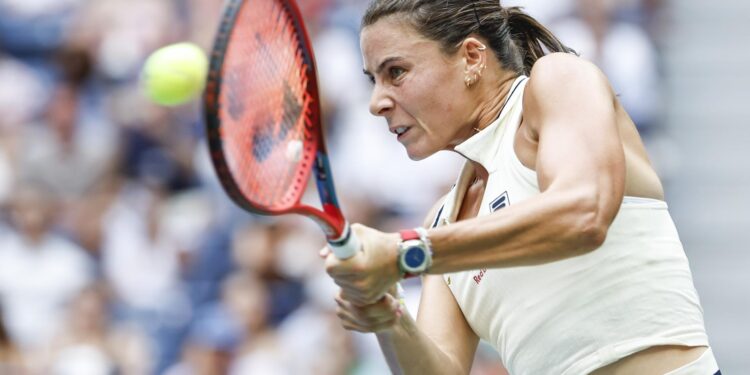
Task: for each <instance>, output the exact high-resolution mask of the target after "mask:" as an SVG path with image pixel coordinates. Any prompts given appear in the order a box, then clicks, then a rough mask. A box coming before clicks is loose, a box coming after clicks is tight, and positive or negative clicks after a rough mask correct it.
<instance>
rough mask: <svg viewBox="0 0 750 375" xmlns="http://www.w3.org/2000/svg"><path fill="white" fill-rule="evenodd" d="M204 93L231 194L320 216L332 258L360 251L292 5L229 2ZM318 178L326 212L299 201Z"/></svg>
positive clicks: (214, 153) (281, 0)
mask: <svg viewBox="0 0 750 375" xmlns="http://www.w3.org/2000/svg"><path fill="white" fill-rule="evenodd" d="M210 60H211V62H210V69H209V74H208V78H207V82H206V89H205V92H204V96H203V105H204V112H205V117H206V130H207V141H208V146H209V149H210V153H211V160H212V161H213V165H214V168H215V170H216V172H217V175H218V177H219V180H220V181H221V183H222V186H223V187H224V190H225V191H226V193H227V194H228V195H229V197H231V199H232V200H233V201H234V202H235V203H236V204H237V205H239V206H240V207H242V208H244V209H246V210H247V211H250V212H252V213H255V214H260V215H282V214H288V213H296V214H301V215H304V216H307V217H309V218H311V219H313V220H314V221H315V222H316V223H318V224H319V225H320V227H321V228H322V229H323V232H325V235H326V237H327V240H328V243H329V245H330V247H331V249H332V250H333V253H334V254H335V255H336V256H337V257H338V258H340V259H346V258H349V257H351V256H353V255H354V254H355V253H356V252H357V251H359V247H360V245H359V241H358V240H357V238H356V237H355V236H354V234H353V233H352V231H351V229H350V227H349V224H348V223H347V221H346V220H345V218H344V216H343V214H342V212H341V209H340V208H339V204H338V200H337V198H336V192H335V190H334V187H333V177H332V175H331V168H330V166H329V163H328V156H327V152H326V147H325V143H324V141H323V128H322V125H321V115H320V100H319V97H318V84H317V79H316V75H315V59H314V56H313V51H312V45H311V44H310V40H309V39H308V37H307V32H306V31H305V26H304V24H303V23H302V17H301V16H300V12H299V8H298V7H297V4H295V2H294V1H292V0H228V1H226V3H225V5H224V13H223V16H222V20H221V24H220V27H219V31H218V33H217V36H216V39H215V40H214V47H213V51H212V54H211V56H210ZM310 173H313V175H314V177H315V180H316V182H317V183H316V186H317V189H318V194H319V195H320V200H321V208H320V209H319V208H315V207H313V206H310V205H306V204H303V203H302V202H301V198H302V195H303V194H304V192H305V189H306V188H307V184H308V181H310V180H311V178H310Z"/></svg>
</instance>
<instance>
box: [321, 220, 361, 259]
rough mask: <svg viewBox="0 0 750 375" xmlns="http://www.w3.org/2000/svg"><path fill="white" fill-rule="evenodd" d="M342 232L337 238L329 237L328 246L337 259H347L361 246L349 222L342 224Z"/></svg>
mask: <svg viewBox="0 0 750 375" xmlns="http://www.w3.org/2000/svg"><path fill="white" fill-rule="evenodd" d="M342 233H343V234H342V235H341V237H339V238H338V239H329V240H328V246H330V247H331V251H333V254H334V255H336V258H339V259H349V258H351V257H353V256H354V255H355V254H357V252H358V251H359V250H360V249H361V248H362V245H361V244H360V242H359V238H357V235H356V234H355V233H354V232H353V231H352V229H351V227H350V226H349V223H345V224H344V230H343V232H342Z"/></svg>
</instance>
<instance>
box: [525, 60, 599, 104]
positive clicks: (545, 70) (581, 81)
mask: <svg viewBox="0 0 750 375" xmlns="http://www.w3.org/2000/svg"><path fill="white" fill-rule="evenodd" d="M592 94H593V95H602V94H603V95H614V92H613V90H612V88H611V85H610V84H609V80H608V79H607V77H606V76H605V75H604V73H603V72H602V71H601V69H599V68H598V67H597V66H596V65H595V64H594V63H592V62H590V61H588V60H586V59H584V58H582V57H580V56H577V55H574V54H572V53H561V52H558V53H551V54H549V55H546V56H543V57H541V58H540V59H539V60H537V62H536V63H535V64H534V66H533V68H532V69H531V72H530V74H529V82H528V84H527V88H526V93H525V95H524V102H526V103H529V104H531V105H532V107H533V106H534V105H533V103H537V104H538V103H555V102H560V100H556V99H560V98H561V97H562V98H572V97H576V98H578V100H585V98H586V97H587V96H589V95H592Z"/></svg>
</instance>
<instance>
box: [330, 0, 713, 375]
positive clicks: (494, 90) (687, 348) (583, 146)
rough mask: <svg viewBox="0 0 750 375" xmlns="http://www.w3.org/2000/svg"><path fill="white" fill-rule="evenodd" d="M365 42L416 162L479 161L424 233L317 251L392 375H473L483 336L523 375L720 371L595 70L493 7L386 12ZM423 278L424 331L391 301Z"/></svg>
mask: <svg viewBox="0 0 750 375" xmlns="http://www.w3.org/2000/svg"><path fill="white" fill-rule="evenodd" d="M361 48H362V53H363V57H364V65H365V74H366V75H367V76H369V77H370V79H371V80H372V82H373V84H374V86H373V91H372V98H371V102H370V110H371V112H372V113H373V114H374V115H376V116H382V117H384V118H385V119H386V120H387V122H388V127H389V130H390V131H391V132H392V133H393V134H394V137H396V138H397V140H398V142H400V143H401V144H403V146H404V147H405V149H406V152H407V153H408V155H409V157H410V158H411V159H415V160H419V159H423V158H426V157H428V156H430V155H432V154H434V153H436V152H438V151H440V150H452V151H455V152H457V153H459V154H461V155H462V156H463V157H464V158H466V163H465V166H464V168H463V170H462V171H461V172H460V175H459V176H458V179H457V182H456V185H455V186H454V187H453V189H452V190H451V191H450V192H449V193H448V194H447V196H446V197H444V198H443V199H441V200H440V201H439V202H438V203H437V205H436V206H435V208H434V209H433V212H432V213H431V214H430V215H429V217H428V220H427V221H426V223H425V225H424V227H426V228H429V229H424V228H416V229H409V230H403V231H401V232H400V233H383V232H380V231H377V230H375V229H371V228H367V227H365V226H362V225H355V226H354V231H355V232H356V234H357V235H358V236H359V238H360V239H361V241H362V244H363V246H362V252H361V253H360V254H358V255H356V256H354V257H353V258H351V259H350V260H346V261H340V260H337V258H336V257H335V256H333V255H329V254H327V249H324V250H323V252H322V255H323V256H326V255H328V256H327V260H326V263H327V264H326V266H327V270H328V273H329V274H330V275H331V276H332V277H333V278H334V280H335V281H336V283H337V284H338V285H339V286H340V287H341V289H342V290H341V294H340V297H339V298H337V302H338V304H339V310H338V315H339V317H340V319H341V321H342V324H343V326H344V327H345V328H347V329H350V330H356V331H361V332H376V333H378V338H379V341H380V344H381V347H382V349H383V352H384V354H385V356H386V358H387V360H388V362H389V365H390V366H391V369H392V371H393V372H394V373H401V372H403V373H407V374H460V373H468V372H469V371H470V368H471V364H472V360H473V357H474V353H475V350H476V348H477V344H478V340H479V339H480V338H481V339H484V340H486V341H487V342H489V343H490V344H492V345H493V346H494V347H495V349H496V350H497V351H498V352H499V354H500V356H501V359H502V361H503V364H504V365H505V366H506V367H507V369H508V370H509V372H510V373H511V374H514V375H516V374H517V375H521V374H531V375H539V374H554V375H559V374H566V375H580V374H589V373H593V374H639V375H648V374H659V375H661V374H698V375H704V374H705V375H713V374H719V369H718V366H717V364H716V361H715V359H714V356H713V354H712V352H711V349H710V348H709V343H708V339H707V336H706V333H705V328H704V323H703V316H702V310H701V306H700V303H699V299H698V295H697V293H696V290H695V288H694V286H693V281H692V276H691V273H690V269H689V265H688V261H687V259H686V257H685V253H684V251H683V249H682V245H681V243H680V239H679V237H678V234H677V231H676V229H675V226H674V224H673V222H672V219H671V218H670V215H669V212H668V210H667V205H666V203H665V202H664V193H663V189H662V185H661V183H660V181H659V178H658V177H657V175H656V173H655V172H654V170H653V168H652V166H651V164H650V162H649V159H648V156H647V155H646V151H645V150H644V147H643V144H642V142H641V139H640V137H639V135H638V133H637V131H636V127H635V126H634V124H633V122H632V120H631V119H630V117H629V116H628V114H627V113H626V112H625V111H624V110H623V108H622V106H621V104H620V103H619V100H618V98H617V95H616V93H615V92H614V91H613V89H612V87H611V86H610V84H609V83H608V80H607V78H606V77H605V76H604V75H603V74H602V72H601V71H600V70H599V69H597V67H596V66H594V65H593V64H591V63H589V62H587V61H585V60H584V59H582V58H579V57H578V56H576V55H575V54H573V53H571V52H572V51H571V50H570V49H568V48H567V47H565V46H564V45H563V44H562V43H561V42H560V41H559V40H557V39H556V38H555V37H554V36H553V35H552V34H551V33H550V32H549V31H548V30H547V29H546V28H545V27H543V26H542V25H540V24H539V23H538V22H537V21H535V20H534V19H533V18H532V17H530V16H528V15H527V14H525V13H523V12H522V11H521V10H520V9H519V8H503V7H501V6H500V5H499V4H498V2H497V0H476V1H434V0H375V1H373V2H372V3H371V4H370V7H369V9H368V10H367V12H366V14H365V16H364V18H363V21H362V30H361ZM546 51H549V52H551V53H550V54H548V55H545V53H546ZM417 275H419V276H422V296H421V301H420V307H419V313H418V316H417V318H416V321H415V320H414V319H413V318H412V317H411V316H409V314H408V311H405V309H403V308H402V307H401V305H400V304H399V303H398V300H397V298H395V297H394V296H393V295H392V293H388V294H385V293H386V292H387V291H388V290H389V289H390V290H392V288H393V286H394V285H396V283H397V282H398V281H399V280H401V279H402V278H404V277H412V276H417ZM384 295H385V297H383V296H384Z"/></svg>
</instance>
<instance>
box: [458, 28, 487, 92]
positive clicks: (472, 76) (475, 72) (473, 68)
mask: <svg viewBox="0 0 750 375" xmlns="http://www.w3.org/2000/svg"><path fill="white" fill-rule="evenodd" d="M460 53H462V54H463V61H464V74H465V76H464V83H465V84H466V87H471V86H472V85H473V84H474V83H476V82H477V81H479V79H481V78H482V73H483V72H484V69H485V68H486V67H487V46H486V45H485V44H484V43H482V41H480V40H479V39H477V38H474V37H468V38H466V39H464V41H463V43H461V51H460Z"/></svg>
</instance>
